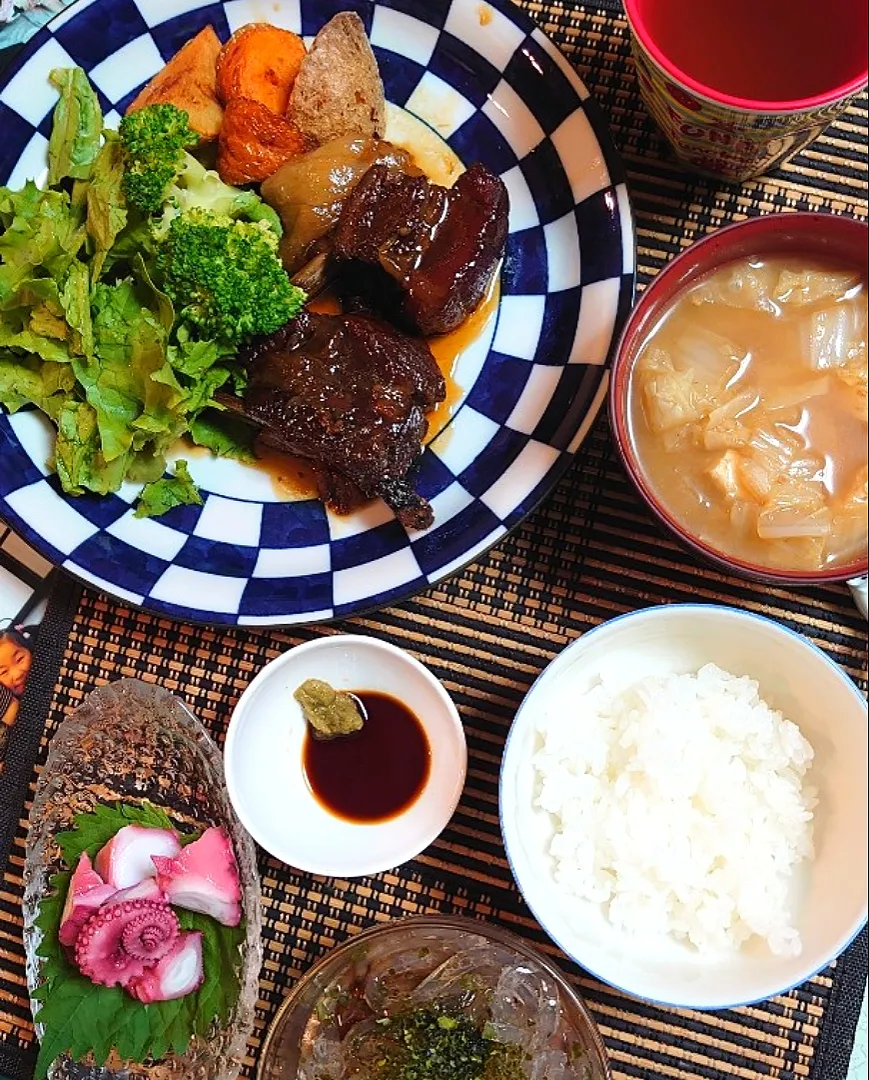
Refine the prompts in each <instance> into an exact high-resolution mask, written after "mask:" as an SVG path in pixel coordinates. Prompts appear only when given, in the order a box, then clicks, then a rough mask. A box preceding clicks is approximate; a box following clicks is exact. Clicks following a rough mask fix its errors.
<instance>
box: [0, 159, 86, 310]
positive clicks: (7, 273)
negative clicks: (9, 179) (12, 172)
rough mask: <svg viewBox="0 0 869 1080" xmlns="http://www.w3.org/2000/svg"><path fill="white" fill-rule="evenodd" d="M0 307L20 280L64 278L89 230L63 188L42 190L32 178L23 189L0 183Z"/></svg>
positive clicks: (5, 303)
mask: <svg viewBox="0 0 869 1080" xmlns="http://www.w3.org/2000/svg"><path fill="white" fill-rule="evenodd" d="M0 225H2V226H3V228H2V229H0V263H2V264H3V265H2V267H0V307H4V308H5V307H6V306H7V300H8V297H9V294H10V292H15V291H17V289H18V286H19V285H20V284H21V282H22V281H23V280H24V279H25V278H28V277H32V276H33V274H34V271H35V270H38V271H39V276H41V277H44V276H48V277H51V278H55V279H58V278H61V277H63V276H64V275H65V274H66V272H67V270H68V269H69V266H70V264H71V263H72V262H73V260H74V259H75V258H76V257H77V255H78V253H79V251H80V250H81V248H82V245H83V244H84V242H85V239H86V236H87V233H86V230H85V224H84V215H83V214H82V212H81V210H80V209H78V208H76V207H73V206H72V205H71V203H70V199H69V195H68V194H67V193H66V192H65V191H50V190H47V191H42V190H40V189H39V188H38V187H37V186H36V185H35V184H34V183H33V181H32V180H28V181H27V183H26V184H25V185H24V187H23V188H22V189H21V191H9V190H8V188H0Z"/></svg>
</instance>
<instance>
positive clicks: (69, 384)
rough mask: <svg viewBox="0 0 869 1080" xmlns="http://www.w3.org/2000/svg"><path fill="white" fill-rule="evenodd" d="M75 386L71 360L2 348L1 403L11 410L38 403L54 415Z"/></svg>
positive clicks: (0, 354)
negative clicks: (43, 358) (48, 358)
mask: <svg viewBox="0 0 869 1080" xmlns="http://www.w3.org/2000/svg"><path fill="white" fill-rule="evenodd" d="M74 387H75V374H74V373H73V370H72V368H71V367H70V366H69V364H55V363H52V362H50V361H41V360H39V359H38V358H37V357H36V356H28V357H21V356H17V355H15V354H14V353H12V352H10V351H9V350H6V349H0V404H2V405H5V406H6V408H7V409H8V410H9V411H10V412H17V411H18V410H19V409H20V408H22V407H23V406H25V405H35V406H36V407H37V408H38V409H41V410H42V411H43V412H44V413H46V414H47V415H48V416H49V417H51V419H53V420H54V419H55V418H56V417H57V416H58V415H59V413H60V411H61V409H62V408H63V406H64V404H65V403H66V401H67V398H68V397H69V395H70V394H71V393H72V391H73V388H74Z"/></svg>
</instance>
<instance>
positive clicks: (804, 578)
mask: <svg viewBox="0 0 869 1080" xmlns="http://www.w3.org/2000/svg"><path fill="white" fill-rule="evenodd" d="M786 254H798V255H810V256H814V257H816V258H820V259H822V260H824V261H827V260H829V261H831V262H836V263H841V264H843V265H846V266H853V267H855V269H860V270H861V271H862V274H863V277H864V279H869V227H867V225H866V223H865V222H861V221H856V220H854V219H853V218H846V217H838V216H835V215H833V214H798V213H785V214H768V215H765V216H764V217H756V218H749V219H748V220H747V221H740V222H737V223H736V224H735V225H728V226H726V227H725V228H723V229H719V230H718V231H717V232H713V233H710V234H709V235H708V236H705V237H704V238H703V239H702V240H698V241H697V242H696V243H695V244H692V245H691V247H689V248H687V249H686V250H685V251H683V252H682V254H681V255H679V256H678V257H677V258H676V259H674V260H673V261H672V262H671V263H669V264H668V265H667V266H666V267H665V269H664V270H662V271H661V273H660V274H658V276H657V277H656V278H655V279H654V281H652V283H651V284H650V285H649V286H648V288H647V289H646V290H645V292H644V293H643V294H642V296H641V297H640V300H639V302H638V303H637V305H636V307H635V308H634V310H633V312H632V313H631V316H630V318H629V319H628V322H627V325H626V326H625V329H624V331H623V332H622V336H621V339H620V340H619V344H618V347H617V349H616V357H615V361H614V363H613V369H612V375H611V379H610V391H609V416H610V428H611V430H612V434H613V439H614V441H615V444H616V447H617V449H618V452H619V455H620V457H621V459H622V462H623V464H624V466H625V470H626V471H627V473H628V476H629V477H630V478H631V480H632V481H633V482H634V484H635V486H636V488H637V490H638V491H639V493H640V495H642V497H643V499H645V501H646V503H647V504H648V505H649V507H650V509H651V510H652V511H653V512H654V514H655V515H656V516H657V518H658V519H659V520H660V521H661V522H662V524H664V525H665V526H666V527H667V528H668V529H669V530H670V531H671V532H672V533H673V534H674V535H675V536H676V538H677V539H678V540H680V541H681V542H682V543H683V544H684V545H685V546H686V547H688V548H690V549H691V550H692V551H694V552H695V553H696V554H698V555H700V556H701V557H702V558H703V559H704V560H705V561H708V562H712V563H713V564H715V565H716V566H718V567H720V568H722V569H724V570H727V571H730V572H731V573H734V574H739V575H741V576H743V577H748V578H752V579H754V580H757V581H764V582H771V583H775V584H781V585H810V584H821V583H824V582H831V581H850V580H851V579H852V578H859V577H862V576H863V575H865V574H866V573H867V571H869V556H867V554H863V555H862V556H861V557H860V558H859V559H857V560H855V561H854V562H852V563H849V564H847V565H843V566H835V567H831V568H829V569H826V570H780V569H776V568H771V567H767V566H758V565H756V564H754V563H750V562H747V561H745V560H742V559H738V558H737V557H736V556H733V555H729V554H728V553H727V552H724V551H721V550H719V549H718V548H716V547H713V546H712V545H711V544H709V543H707V542H706V541H705V540H701V539H700V538H699V537H697V536H695V535H694V534H693V533H692V532H691V531H690V530H689V529H688V528H686V527H685V526H684V525H683V524H682V522H681V521H679V519H678V518H677V517H675V516H674V515H673V514H672V513H671V512H670V511H669V509H668V508H667V505H666V501H665V500H662V499H661V497H660V496H659V495H658V493H657V491H656V489H655V486H654V484H653V483H652V481H651V479H650V478H649V477H648V476H647V475H646V473H645V470H644V469H643V465H642V462H641V461H640V459H639V456H638V454H637V451H636V447H635V445H634V440H633V436H632V434H631V423H630V384H631V377H632V374H633V369H634V364H635V362H636V360H637V357H638V356H639V353H640V350H641V348H642V346H643V344H644V343H645V341H646V339H647V338H648V336H649V334H650V333H651V331H652V329H653V328H654V327H655V326H656V324H657V323H658V322H659V320H660V319H661V317H662V316H663V315H664V313H665V312H666V311H667V310H668V309H669V308H670V306H671V305H672V303H673V302H674V300H675V299H676V297H677V296H679V295H680V294H681V293H683V292H684V291H685V290H686V289H688V288H690V287H691V286H692V285H696V283H697V280H698V278H700V277H702V276H703V275H705V274H708V273H710V272H711V271H713V270H715V269H717V268H718V267H720V266H723V265H724V264H726V263H730V262H734V261H736V260H739V259H748V258H754V257H758V256H760V257H761V258H763V257H764V256H770V255H786Z"/></svg>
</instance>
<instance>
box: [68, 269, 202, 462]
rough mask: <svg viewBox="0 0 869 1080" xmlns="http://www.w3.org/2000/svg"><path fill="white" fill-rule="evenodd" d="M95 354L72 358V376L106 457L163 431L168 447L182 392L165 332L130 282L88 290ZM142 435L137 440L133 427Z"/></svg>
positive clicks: (177, 421)
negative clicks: (91, 413) (91, 411)
mask: <svg viewBox="0 0 869 1080" xmlns="http://www.w3.org/2000/svg"><path fill="white" fill-rule="evenodd" d="M91 310H92V313H93V355H92V356H91V357H90V358H88V357H83V358H81V359H79V358H74V359H73V368H74V370H75V374H76V378H77V379H78V381H79V383H80V384H81V386H82V387H83V389H84V392H85V397H86V398H87V401H88V404H89V405H91V406H92V408H93V409H94V410H95V413H96V419H97V425H98V428H99V436H100V443H101V448H102V452H103V455H104V456H105V459H106V461H109V462H111V461H114V460H116V459H117V458H119V457H121V456H122V455H124V454H126V453H127V452H128V451H129V450H131V449H136V450H138V449H142V447H143V446H144V445H145V443H146V442H147V441H148V438H150V437H153V436H154V435H163V436H165V438H166V445H167V446H168V444H169V442H170V441H171V440H172V439H174V437H175V435H176V434H177V432H178V429H179V427H180V426H181V419H182V418H181V417H180V416H179V413H178V406H179V404H180V403H181V401H182V400H183V398H184V392H183V391H182V389H181V387H180V386H179V385H178V382H177V380H176V379H175V376H174V374H173V372H172V369H171V367H170V365H169V363H168V361H167V359H166V339H167V331H166V329H165V327H164V326H163V325H162V324H161V323H160V322H159V321H158V320H157V318H155V316H154V314H153V313H152V312H151V311H150V310H149V309H148V308H147V307H144V306H143V305H142V302H141V300H140V298H139V295H137V290H136V287H135V286H134V285H133V284H132V283H131V282H129V281H122V282H120V283H119V284H117V285H106V284H104V283H102V282H98V283H97V284H96V285H95V286H94V288H93V291H92V294H91ZM143 417H144V418H145V420H144V423H143V424H142V425H140V428H139V430H140V431H143V432H144V433H145V436H146V437H142V438H140V439H138V440H136V439H135V436H136V431H137V428H136V425H137V423H139V421H140V420H142V418H143Z"/></svg>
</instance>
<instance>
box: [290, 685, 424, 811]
mask: <svg viewBox="0 0 869 1080" xmlns="http://www.w3.org/2000/svg"><path fill="white" fill-rule="evenodd" d="M353 693H354V694H355V695H356V696H357V697H358V698H359V700H360V701H361V702H362V704H363V705H364V707H365V711H366V713H367V717H366V720H365V726H364V727H363V728H362V730H361V731H358V732H355V733H354V734H352V735H346V736H342V737H341V738H339V739H328V740H320V739H314V738H312V737H311V735H310V733H307V734H306V735H305V743H304V748H303V751H302V762H303V765H304V770H305V778H306V780H307V782H308V786H309V788H310V789H311V791H312V793H313V795H314V797H315V798H316V799H317V801H318V802H319V803H320V804H321V805H322V806H324V807H325V808H326V809H327V810H328V811H329V812H330V813H332V814H334V815H335V816H336V817H340V818H344V819H345V820H346V821H353V822H357V823H359V824H366V825H370V824H374V823H376V822H382V821H389V819H390V818H394V817H396V816H397V815H398V814H400V813H401V812H402V811H404V810H406V809H407V808H408V807H410V806H412V805H413V803H414V802H415V801H416V800H417V799H418V798H419V796H420V794H421V793H422V790H423V788H424V787H425V785H426V782H427V781H428V778H429V773H430V771H431V747H430V746H429V742H428V738H427V736H426V733H425V731H424V730H423V727H422V724H420V722H419V720H418V719H417V717H416V716H415V715H414V714H413V713H412V712H411V711H410V709H408V707H407V706H406V705H404V704H403V703H402V702H401V701H399V700H398V699H397V698H394V697H391V696H390V695H388V694H381V693H377V692H375V691H373V690H354V691H353Z"/></svg>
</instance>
